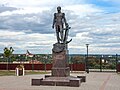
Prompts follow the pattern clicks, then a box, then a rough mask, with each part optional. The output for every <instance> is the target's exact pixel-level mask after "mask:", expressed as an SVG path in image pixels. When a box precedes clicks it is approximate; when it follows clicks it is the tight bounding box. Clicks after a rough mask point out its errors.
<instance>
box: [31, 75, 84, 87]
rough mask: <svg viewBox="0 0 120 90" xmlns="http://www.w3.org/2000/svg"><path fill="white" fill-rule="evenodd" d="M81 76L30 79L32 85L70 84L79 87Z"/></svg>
mask: <svg viewBox="0 0 120 90" xmlns="http://www.w3.org/2000/svg"><path fill="white" fill-rule="evenodd" d="M81 82H82V78H77V77H73V76H68V77H46V78H45V79H43V78H41V79H32V85H34V86H40V85H47V86H70V87H79V86H80V85H81Z"/></svg>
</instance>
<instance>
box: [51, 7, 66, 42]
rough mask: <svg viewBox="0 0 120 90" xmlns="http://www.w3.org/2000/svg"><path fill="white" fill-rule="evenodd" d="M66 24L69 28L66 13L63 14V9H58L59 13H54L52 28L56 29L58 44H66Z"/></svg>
mask: <svg viewBox="0 0 120 90" xmlns="http://www.w3.org/2000/svg"><path fill="white" fill-rule="evenodd" d="M64 24H65V26H67V25H68V24H67V22H66V18H65V13H62V12H61V7H60V6H58V7H57V13H54V19H53V25H52V28H53V29H54V26H55V29H56V36H57V42H58V43H60V42H61V43H64V30H63V28H64Z"/></svg>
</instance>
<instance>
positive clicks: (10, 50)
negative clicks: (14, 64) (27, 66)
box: [4, 47, 14, 70]
mask: <svg viewBox="0 0 120 90" xmlns="http://www.w3.org/2000/svg"><path fill="white" fill-rule="evenodd" d="M13 51H14V49H13V48H12V47H10V49H8V48H7V47H5V48H4V56H5V57H6V58H7V66H6V69H7V70H8V61H9V60H10V57H11V56H12V53H13Z"/></svg>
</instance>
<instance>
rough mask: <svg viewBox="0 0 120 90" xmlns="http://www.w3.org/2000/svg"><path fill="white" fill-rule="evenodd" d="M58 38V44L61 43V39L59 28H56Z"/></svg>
mask: <svg viewBox="0 0 120 90" xmlns="http://www.w3.org/2000/svg"><path fill="white" fill-rule="evenodd" d="M56 36H57V42H58V43H60V38H59V27H58V26H56Z"/></svg>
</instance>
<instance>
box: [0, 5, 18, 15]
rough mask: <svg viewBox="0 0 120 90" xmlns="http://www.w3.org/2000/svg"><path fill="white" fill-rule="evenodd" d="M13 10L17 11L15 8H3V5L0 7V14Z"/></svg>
mask: <svg viewBox="0 0 120 90" xmlns="http://www.w3.org/2000/svg"><path fill="white" fill-rule="evenodd" d="M14 10H17V8H15V7H9V6H5V5H4V4H2V5H0V13H2V12H7V11H14Z"/></svg>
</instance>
